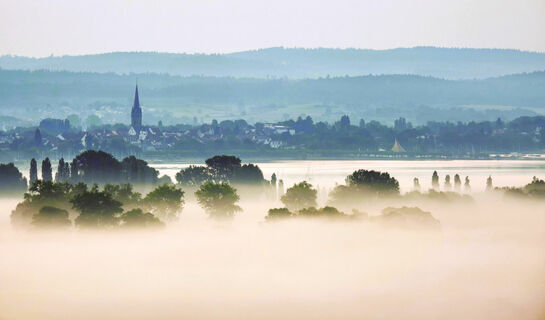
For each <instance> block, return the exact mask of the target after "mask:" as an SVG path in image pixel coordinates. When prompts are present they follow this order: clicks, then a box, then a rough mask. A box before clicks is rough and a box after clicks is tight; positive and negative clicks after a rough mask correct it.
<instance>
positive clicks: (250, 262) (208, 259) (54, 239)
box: [0, 165, 545, 320]
mask: <svg viewBox="0 0 545 320" xmlns="http://www.w3.org/2000/svg"><path fill="white" fill-rule="evenodd" d="M260 166H261V165H260ZM325 168H326V169H327V166H326V167H325ZM266 170H267V167H266V166H265V167H264V171H266ZM312 170H315V172H314V173H316V172H318V171H319V170H318V169H312ZM350 170H352V169H350ZM286 172H287V171H286ZM427 172H428V174H429V173H430V172H429V171H427ZM483 172H484V169H483ZM451 173H452V174H453V173H455V172H454V171H453V172H451ZM303 174H306V173H303ZM428 174H426V175H428ZM286 176H287V175H286ZM286 176H284V178H285V177H286ZM394 176H396V175H395V173H394ZM407 176H408V175H407ZM396 177H397V176H396ZM279 178H283V176H282V174H281V173H279ZM319 179H324V177H323V176H321V177H320V178H319ZM286 180H287V181H289V179H286ZM321 181H322V180H321ZM341 181H342V180H341ZM341 181H338V182H341ZM400 181H401V185H402V187H403V185H404V183H403V176H401V177H400ZM326 182H327V181H326ZM335 182H337V181H335V179H331V181H329V184H330V185H334V183H335ZM507 182H508V181H507ZM525 182H528V181H527V180H526V181H525ZM422 184H423V187H426V186H425V183H424V182H423V183H422ZM518 184H519V183H518V182H517V181H514V180H513V181H512V185H518ZM521 184H522V183H521ZM405 185H406V184H405ZM287 186H289V185H288V184H286V187H287ZM402 189H406V188H402ZM474 189H480V188H474ZM406 191H407V190H406ZM472 195H473V196H474V198H475V201H474V202H472V203H464V204H460V203H438V202H420V203H418V206H419V207H420V208H421V209H423V210H426V211H429V212H431V213H432V214H433V216H434V217H435V218H436V219H438V220H439V221H440V223H441V228H440V230H439V231H437V230H435V231H433V230H427V229H425V228H424V229H422V228H410V229H408V228H405V227H395V226H385V225H381V224H378V223H373V222H372V219H371V220H370V219H362V220H338V221H336V220H328V219H323V220H322V219H310V220H307V219H288V220H285V221H278V222H270V221H266V220H265V219H264V217H265V215H266V214H267V210H268V209H269V208H273V207H281V206H282V205H281V203H280V201H278V200H271V199H267V198H266V197H264V196H255V197H249V196H242V201H241V202H240V206H241V207H242V209H243V211H242V212H239V213H237V214H236V215H235V217H234V218H233V219H232V220H219V221H218V220H214V219H210V218H209V217H208V216H207V215H206V214H205V212H204V211H203V210H202V209H201V208H200V207H199V206H198V205H197V204H196V203H195V200H194V199H192V198H191V197H187V198H186V204H185V207H184V209H183V212H182V214H181V216H180V219H179V221H177V222H172V223H169V224H167V227H166V228H165V229H163V230H157V231H138V232H126V231H109V232H108V231H103V232H89V231H82V230H78V229H76V228H72V229H69V230H66V231H58V232H53V233H52V232H45V231H34V232H32V231H20V230H17V229H14V228H12V226H11V225H10V219H9V214H10V212H11V210H13V208H14V207H15V205H16V203H17V202H18V200H20V199H12V200H2V201H1V212H0V319H10V320H11V319H542V318H544V317H545V203H543V202H538V201H531V200H513V199H511V200H510V199H508V198H505V197H501V196H497V195H490V194H485V193H484V192H482V191H481V190H474V193H473V194H472ZM403 201H405V200H396V201H393V200H392V203H389V202H388V200H385V201H382V202H380V203H378V202H375V203H369V204H368V205H366V206H365V207H361V208H358V209H359V210H361V211H365V212H367V213H368V214H369V215H370V216H375V215H379V214H380V211H381V210H382V209H384V208H385V207H387V206H390V205H392V206H396V207H399V206H402V205H410V206H413V205H415V204H414V203H404V202H403ZM319 204H320V205H323V204H324V203H323V202H322V203H319Z"/></svg>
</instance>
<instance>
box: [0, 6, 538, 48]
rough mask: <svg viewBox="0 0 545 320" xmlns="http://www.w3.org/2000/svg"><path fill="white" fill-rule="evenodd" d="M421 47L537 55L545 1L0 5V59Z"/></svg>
mask: <svg viewBox="0 0 545 320" xmlns="http://www.w3.org/2000/svg"><path fill="white" fill-rule="evenodd" d="M420 45H429V46H440V47H476V48H512V49H521V50H531V51H541V52H545V0H374V1H372V0H333V1H331V0H300V1H297V0H269V1H262V0H224V1H220V0H187V1H174V0H157V1H151V0H149V1H145V0H94V1H87V0H85V1H83V0H0V55H3V54H16V55H25V56H48V55H51V54H54V55H64V54H87V53H102V52H112V51H160V52H187V53H194V52H203V53H223V52H233V51H241V50H248V49H257V48H265V47H272V46H285V47H305V48H315V47H334V48H347V47H354V48H370V49H386V48H396V47H413V46H420Z"/></svg>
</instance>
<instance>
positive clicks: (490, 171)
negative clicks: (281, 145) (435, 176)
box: [152, 160, 545, 191]
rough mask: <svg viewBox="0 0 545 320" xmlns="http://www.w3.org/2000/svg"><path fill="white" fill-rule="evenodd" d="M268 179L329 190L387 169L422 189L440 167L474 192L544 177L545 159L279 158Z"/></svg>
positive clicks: (405, 186) (164, 168) (267, 168)
mask: <svg viewBox="0 0 545 320" xmlns="http://www.w3.org/2000/svg"><path fill="white" fill-rule="evenodd" d="M257 165H259V167H260V168H261V170H262V171H263V174H264V175H265V177H266V178H267V179H269V178H270V176H271V174H273V173H276V175H277V177H278V179H283V180H284V184H285V185H286V186H290V185H292V184H293V183H295V182H299V181H302V180H307V181H309V182H311V183H312V184H314V185H316V186H320V187H321V188H326V189H330V188H332V187H334V186H335V184H336V183H339V184H340V183H343V182H344V178H345V177H346V176H347V175H349V174H350V173H352V172H353V171H354V170H357V169H368V170H378V171H387V172H389V173H390V174H391V175H393V176H394V177H395V178H397V179H398V180H399V183H400V186H401V189H402V191H409V190H410V189H411V188H412V185H413V179H414V178H415V177H416V178H418V179H419V180H420V185H421V186H422V188H424V189H427V188H429V187H430V186H431V175H432V173H433V171H434V170H437V172H438V173H439V176H440V181H441V184H442V183H443V181H444V178H445V175H447V174H450V175H451V182H454V175H455V174H456V173H458V174H459V175H460V177H461V179H462V182H463V181H464V179H465V176H469V179H470V180H471V186H472V188H473V191H480V190H484V188H485V185H486V178H487V177H488V176H489V175H491V176H492V179H493V181H494V186H522V185H524V184H526V183H528V182H529V181H531V179H532V177H533V176H537V177H541V178H545V161H539V160H536V161H526V160H523V161H522V160H521V161H511V160H452V161H381V160H362V161H349V160H347V161H345V160H342V161H278V162H267V163H257ZM152 166H153V167H155V168H156V169H158V170H159V171H160V173H161V174H167V175H169V176H170V177H171V178H172V179H174V177H175V175H176V172H178V171H179V170H180V169H181V168H185V167H188V166H189V165H188V164H155V165H152Z"/></svg>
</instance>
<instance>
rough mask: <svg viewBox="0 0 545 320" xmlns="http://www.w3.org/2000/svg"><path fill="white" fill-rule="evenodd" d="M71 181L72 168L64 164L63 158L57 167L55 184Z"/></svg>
mask: <svg viewBox="0 0 545 320" xmlns="http://www.w3.org/2000/svg"><path fill="white" fill-rule="evenodd" d="M69 179H70V166H69V165H68V163H66V162H64V159H63V158H60V160H59V164H58V166H57V173H55V182H68V180H69Z"/></svg>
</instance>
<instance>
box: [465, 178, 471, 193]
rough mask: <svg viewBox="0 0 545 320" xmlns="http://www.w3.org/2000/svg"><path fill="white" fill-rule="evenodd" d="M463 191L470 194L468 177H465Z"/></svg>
mask: <svg viewBox="0 0 545 320" xmlns="http://www.w3.org/2000/svg"><path fill="white" fill-rule="evenodd" d="M464 191H465V192H471V186H470V185H469V177H468V176H466V180H465V183H464Z"/></svg>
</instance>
